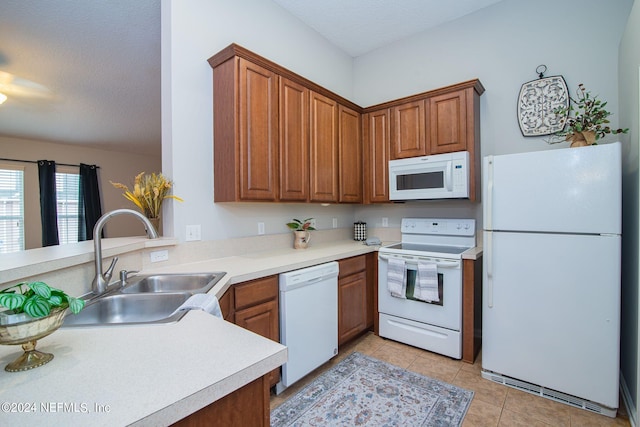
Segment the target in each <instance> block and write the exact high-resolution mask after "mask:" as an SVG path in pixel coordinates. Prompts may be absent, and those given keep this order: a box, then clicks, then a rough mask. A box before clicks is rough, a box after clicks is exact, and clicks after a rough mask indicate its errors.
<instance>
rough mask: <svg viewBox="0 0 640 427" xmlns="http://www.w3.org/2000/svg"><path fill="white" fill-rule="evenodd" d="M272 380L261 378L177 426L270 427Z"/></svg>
mask: <svg viewBox="0 0 640 427" xmlns="http://www.w3.org/2000/svg"><path fill="white" fill-rule="evenodd" d="M269 388H270V386H269V379H268V378H267V376H266V375H265V376H263V377H260V378H258V379H256V380H255V381H252V382H250V383H249V384H247V385H245V386H244V387H241V388H239V389H238V390H236V391H234V392H231V393H229V394H228V395H226V396H224V397H223V398H221V399H219V400H217V401H215V402H213V403H212V404H210V405H209V406H205V407H204V408H202V409H200V410H199V411H197V412H194V413H193V414H191V415H189V416H187V417H186V418H183V419H181V420H180V421H178V422H176V423H175V424H173V426H176V427H209V426H221V427H222V426H224V427H246V426H268V425H269V424H270V403H269Z"/></svg>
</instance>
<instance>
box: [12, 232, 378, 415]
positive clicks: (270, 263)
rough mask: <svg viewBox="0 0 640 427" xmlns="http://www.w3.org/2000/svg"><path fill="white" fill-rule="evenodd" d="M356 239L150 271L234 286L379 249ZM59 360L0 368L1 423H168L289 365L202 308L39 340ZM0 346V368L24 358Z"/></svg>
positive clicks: (280, 352) (274, 350)
mask: <svg viewBox="0 0 640 427" xmlns="http://www.w3.org/2000/svg"><path fill="white" fill-rule="evenodd" d="M376 249H377V248H376V247H368V246H364V245H362V244H360V243H356V242H353V241H346V242H338V243H336V244H326V245H318V246H316V247H310V248H309V249H306V250H294V249H283V250H277V251H271V252H268V253H257V254H247V255H243V256H234V257H228V258H219V259H212V260H208V261H200V262H195V263H187V264H181V265H177V266H172V267H165V268H163V269H157V270H153V271H151V270H149V271H143V272H142V273H148V272H160V271H164V272H207V271H226V272H227V274H226V275H225V277H224V278H223V279H221V280H220V282H218V283H217V284H216V286H215V287H214V288H213V289H212V290H211V291H210V293H214V294H215V295H217V296H218V297H220V296H222V294H223V293H224V292H225V290H226V289H227V288H228V287H229V286H230V285H231V284H233V283H238V282H242V281H246V280H251V279H254V278H257V277H263V276H268V275H271V274H278V273H280V272H284V271H289V270H294V269H297V268H302V267H306V266H309V265H314V264H318V263H322V262H325V261H332V260H336V259H341V258H346V257H350V256H355V255H360V254H363V253H367V252H371V251H375V250H376ZM37 348H38V349H40V350H42V351H48V352H51V353H53V354H54V355H55V358H54V359H53V360H52V361H51V362H49V363H48V364H47V365H45V366H42V367H40V368H36V369H34V370H32V371H26V372H19V373H8V372H5V371H4V370H1V371H0V425H13V426H32V425H42V426H60V425H92V426H93V425H96V426H101V425H104V426H114V425H135V426H160V425H168V424H171V423H173V422H175V421H177V420H179V419H181V418H183V417H185V416H187V415H189V414H191V413H193V412H195V411H197V410H198V409H201V408H203V407H205V406H207V405H208V404H210V403H212V402H214V401H216V400H218V399H219V398H221V397H223V396H225V395H226V394H228V393H230V392H232V391H234V390H236V389H238V388H240V387H242V386H244V385H245V384H248V383H249V382H251V381H253V380H255V379H256V378H258V377H260V376H262V375H264V374H266V373H267V372H269V371H271V370H273V369H275V368H276V367H278V366H280V365H282V364H283V363H285V362H286V359H287V352H286V347H284V346H282V345H280V344H279V343H276V342H274V341H271V340H268V339H266V338H263V337H261V336H259V335H256V334H254V333H252V332H249V331H247V330H245V329H242V328H240V327H238V326H236V325H233V324H231V323H229V322H226V321H224V320H221V319H218V318H216V317H213V316H211V315H209V314H206V313H204V312H201V311H191V312H189V313H187V314H186V315H185V316H184V317H183V318H182V320H180V321H179V322H177V323H172V324H160V325H149V326H109V327H98V328H69V329H64V328H63V329H59V330H58V331H56V332H54V333H53V334H52V335H50V336H48V337H45V338H43V339H42V340H40V341H38V346H37ZM20 351H21V350H20V347H19V346H0V365H1V366H5V365H6V364H7V363H9V362H10V361H12V360H13V359H15V358H16V357H17V356H19V354H20Z"/></svg>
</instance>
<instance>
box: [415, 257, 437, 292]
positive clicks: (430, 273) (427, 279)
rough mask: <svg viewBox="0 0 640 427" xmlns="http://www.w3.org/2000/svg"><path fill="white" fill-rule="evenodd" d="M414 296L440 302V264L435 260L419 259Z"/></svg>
mask: <svg viewBox="0 0 640 427" xmlns="http://www.w3.org/2000/svg"><path fill="white" fill-rule="evenodd" d="M413 297H414V298H416V299H419V300H422V301H427V302H439V301H440V296H439V295H438V266H437V265H436V263H434V262H425V261H418V279H417V280H416V287H415V289H414V291H413Z"/></svg>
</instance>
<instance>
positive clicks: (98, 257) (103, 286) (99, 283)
mask: <svg viewBox="0 0 640 427" xmlns="http://www.w3.org/2000/svg"><path fill="white" fill-rule="evenodd" d="M122 214H130V215H133V216H135V217H138V218H139V219H140V221H142V222H143V223H144V225H145V227H146V228H147V237H148V238H149V239H157V238H158V232H157V231H156V229H155V228H153V225H152V224H151V222H150V221H149V219H148V218H147V217H146V216H144V215H142V214H141V213H140V212H138V211H134V210H132V209H116V210H113V211H111V212H107V213H106V214H104V215H102V216H101V217H100V219H98V222H96V225H95V227H93V248H94V252H95V262H96V276H95V277H94V278H93V282H91V288H92V290H93V293H94V295H95V296H97V295H100V294H103V293H104V292H105V291H106V290H107V285H108V284H109V280H111V276H112V275H113V269H114V268H115V266H116V262H118V257H114V258H113V260H112V261H111V265H110V266H109V268H108V269H107V271H105V272H104V273H103V272H102V236H101V235H102V229H103V228H104V225H105V224H106V222H107V221H108V220H109V219H110V218H112V217H114V216H117V215H122Z"/></svg>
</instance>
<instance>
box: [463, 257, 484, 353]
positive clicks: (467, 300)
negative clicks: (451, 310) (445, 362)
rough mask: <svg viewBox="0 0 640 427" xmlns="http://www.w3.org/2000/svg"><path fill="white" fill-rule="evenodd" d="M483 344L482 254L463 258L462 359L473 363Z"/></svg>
mask: <svg viewBox="0 0 640 427" xmlns="http://www.w3.org/2000/svg"><path fill="white" fill-rule="evenodd" d="M481 344H482V256H479V257H478V259H475V260H473V259H464V260H462V360H463V361H464V362H467V363H473V362H474V360H475V359H476V356H477V355H478V352H479V351H480V346H481Z"/></svg>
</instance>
